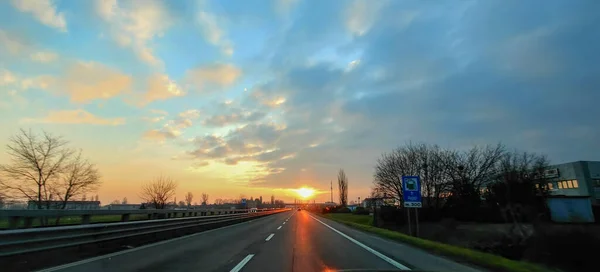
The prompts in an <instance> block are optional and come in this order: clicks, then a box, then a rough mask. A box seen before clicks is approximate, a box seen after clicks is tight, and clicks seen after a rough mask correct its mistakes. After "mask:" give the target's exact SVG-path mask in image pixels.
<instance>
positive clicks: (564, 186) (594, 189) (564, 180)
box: [544, 161, 600, 205]
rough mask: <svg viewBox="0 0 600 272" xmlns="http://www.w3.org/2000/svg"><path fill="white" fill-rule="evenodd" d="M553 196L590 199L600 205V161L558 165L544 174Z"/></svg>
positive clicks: (549, 168)
mask: <svg viewBox="0 0 600 272" xmlns="http://www.w3.org/2000/svg"><path fill="white" fill-rule="evenodd" d="M544 178H546V180H547V181H546V182H547V186H548V189H549V190H550V194H551V195H553V196H565V197H569V196H574V197H582V196H583V197H589V198H590V200H591V202H592V204H594V205H600V161H576V162H569V163H563V164H556V165H552V166H550V167H548V169H547V170H546V171H545V172H544Z"/></svg>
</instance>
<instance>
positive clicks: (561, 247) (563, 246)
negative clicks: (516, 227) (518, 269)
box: [524, 226, 600, 271]
mask: <svg viewBox="0 0 600 272" xmlns="http://www.w3.org/2000/svg"><path fill="white" fill-rule="evenodd" d="M597 252H600V238H598V236H596V235H594V233H592V230H591V229H586V228H584V227H583V226H554V227H550V228H548V229H547V230H541V231H538V232H537V233H536V234H535V235H534V236H533V237H532V238H531V240H530V241H529V243H528V247H527V251H526V252H525V256H524V257H525V258H526V259H527V260H531V261H536V262H540V263H547V264H550V265H552V266H557V267H559V268H563V269H564V270H567V271H595V270H597V259H596V258H597Z"/></svg>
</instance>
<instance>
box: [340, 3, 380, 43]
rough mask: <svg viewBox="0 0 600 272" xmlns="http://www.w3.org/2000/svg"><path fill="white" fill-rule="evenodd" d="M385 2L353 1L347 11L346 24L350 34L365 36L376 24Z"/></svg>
mask: <svg viewBox="0 0 600 272" xmlns="http://www.w3.org/2000/svg"><path fill="white" fill-rule="evenodd" d="M384 2H385V1H377V2H372V1H368V0H353V1H352V2H351V4H349V5H348V7H347V8H346V10H345V16H346V18H345V24H346V28H347V29H348V31H350V33H352V34H353V35H357V36H362V35H364V34H365V33H366V32H367V31H369V29H370V28H371V26H372V25H373V24H374V23H375V19H376V18H377V14H378V11H379V9H381V8H382V7H383V5H384Z"/></svg>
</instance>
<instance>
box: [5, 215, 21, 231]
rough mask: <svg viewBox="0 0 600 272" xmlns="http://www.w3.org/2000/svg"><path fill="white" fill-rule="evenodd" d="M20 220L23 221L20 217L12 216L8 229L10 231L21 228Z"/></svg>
mask: <svg viewBox="0 0 600 272" xmlns="http://www.w3.org/2000/svg"><path fill="white" fill-rule="evenodd" d="M19 219H21V218H20V217H19V216H11V217H9V218H8V228H9V229H16V228H17V227H18V226H19Z"/></svg>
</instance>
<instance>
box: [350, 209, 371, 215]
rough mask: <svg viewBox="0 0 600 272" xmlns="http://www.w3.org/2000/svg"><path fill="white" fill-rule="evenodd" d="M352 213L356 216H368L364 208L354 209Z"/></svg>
mask: <svg viewBox="0 0 600 272" xmlns="http://www.w3.org/2000/svg"><path fill="white" fill-rule="evenodd" d="M352 213H353V214H356V215H369V211H368V210H367V209H365V208H364V207H356V209H355V210H354V212H352Z"/></svg>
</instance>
